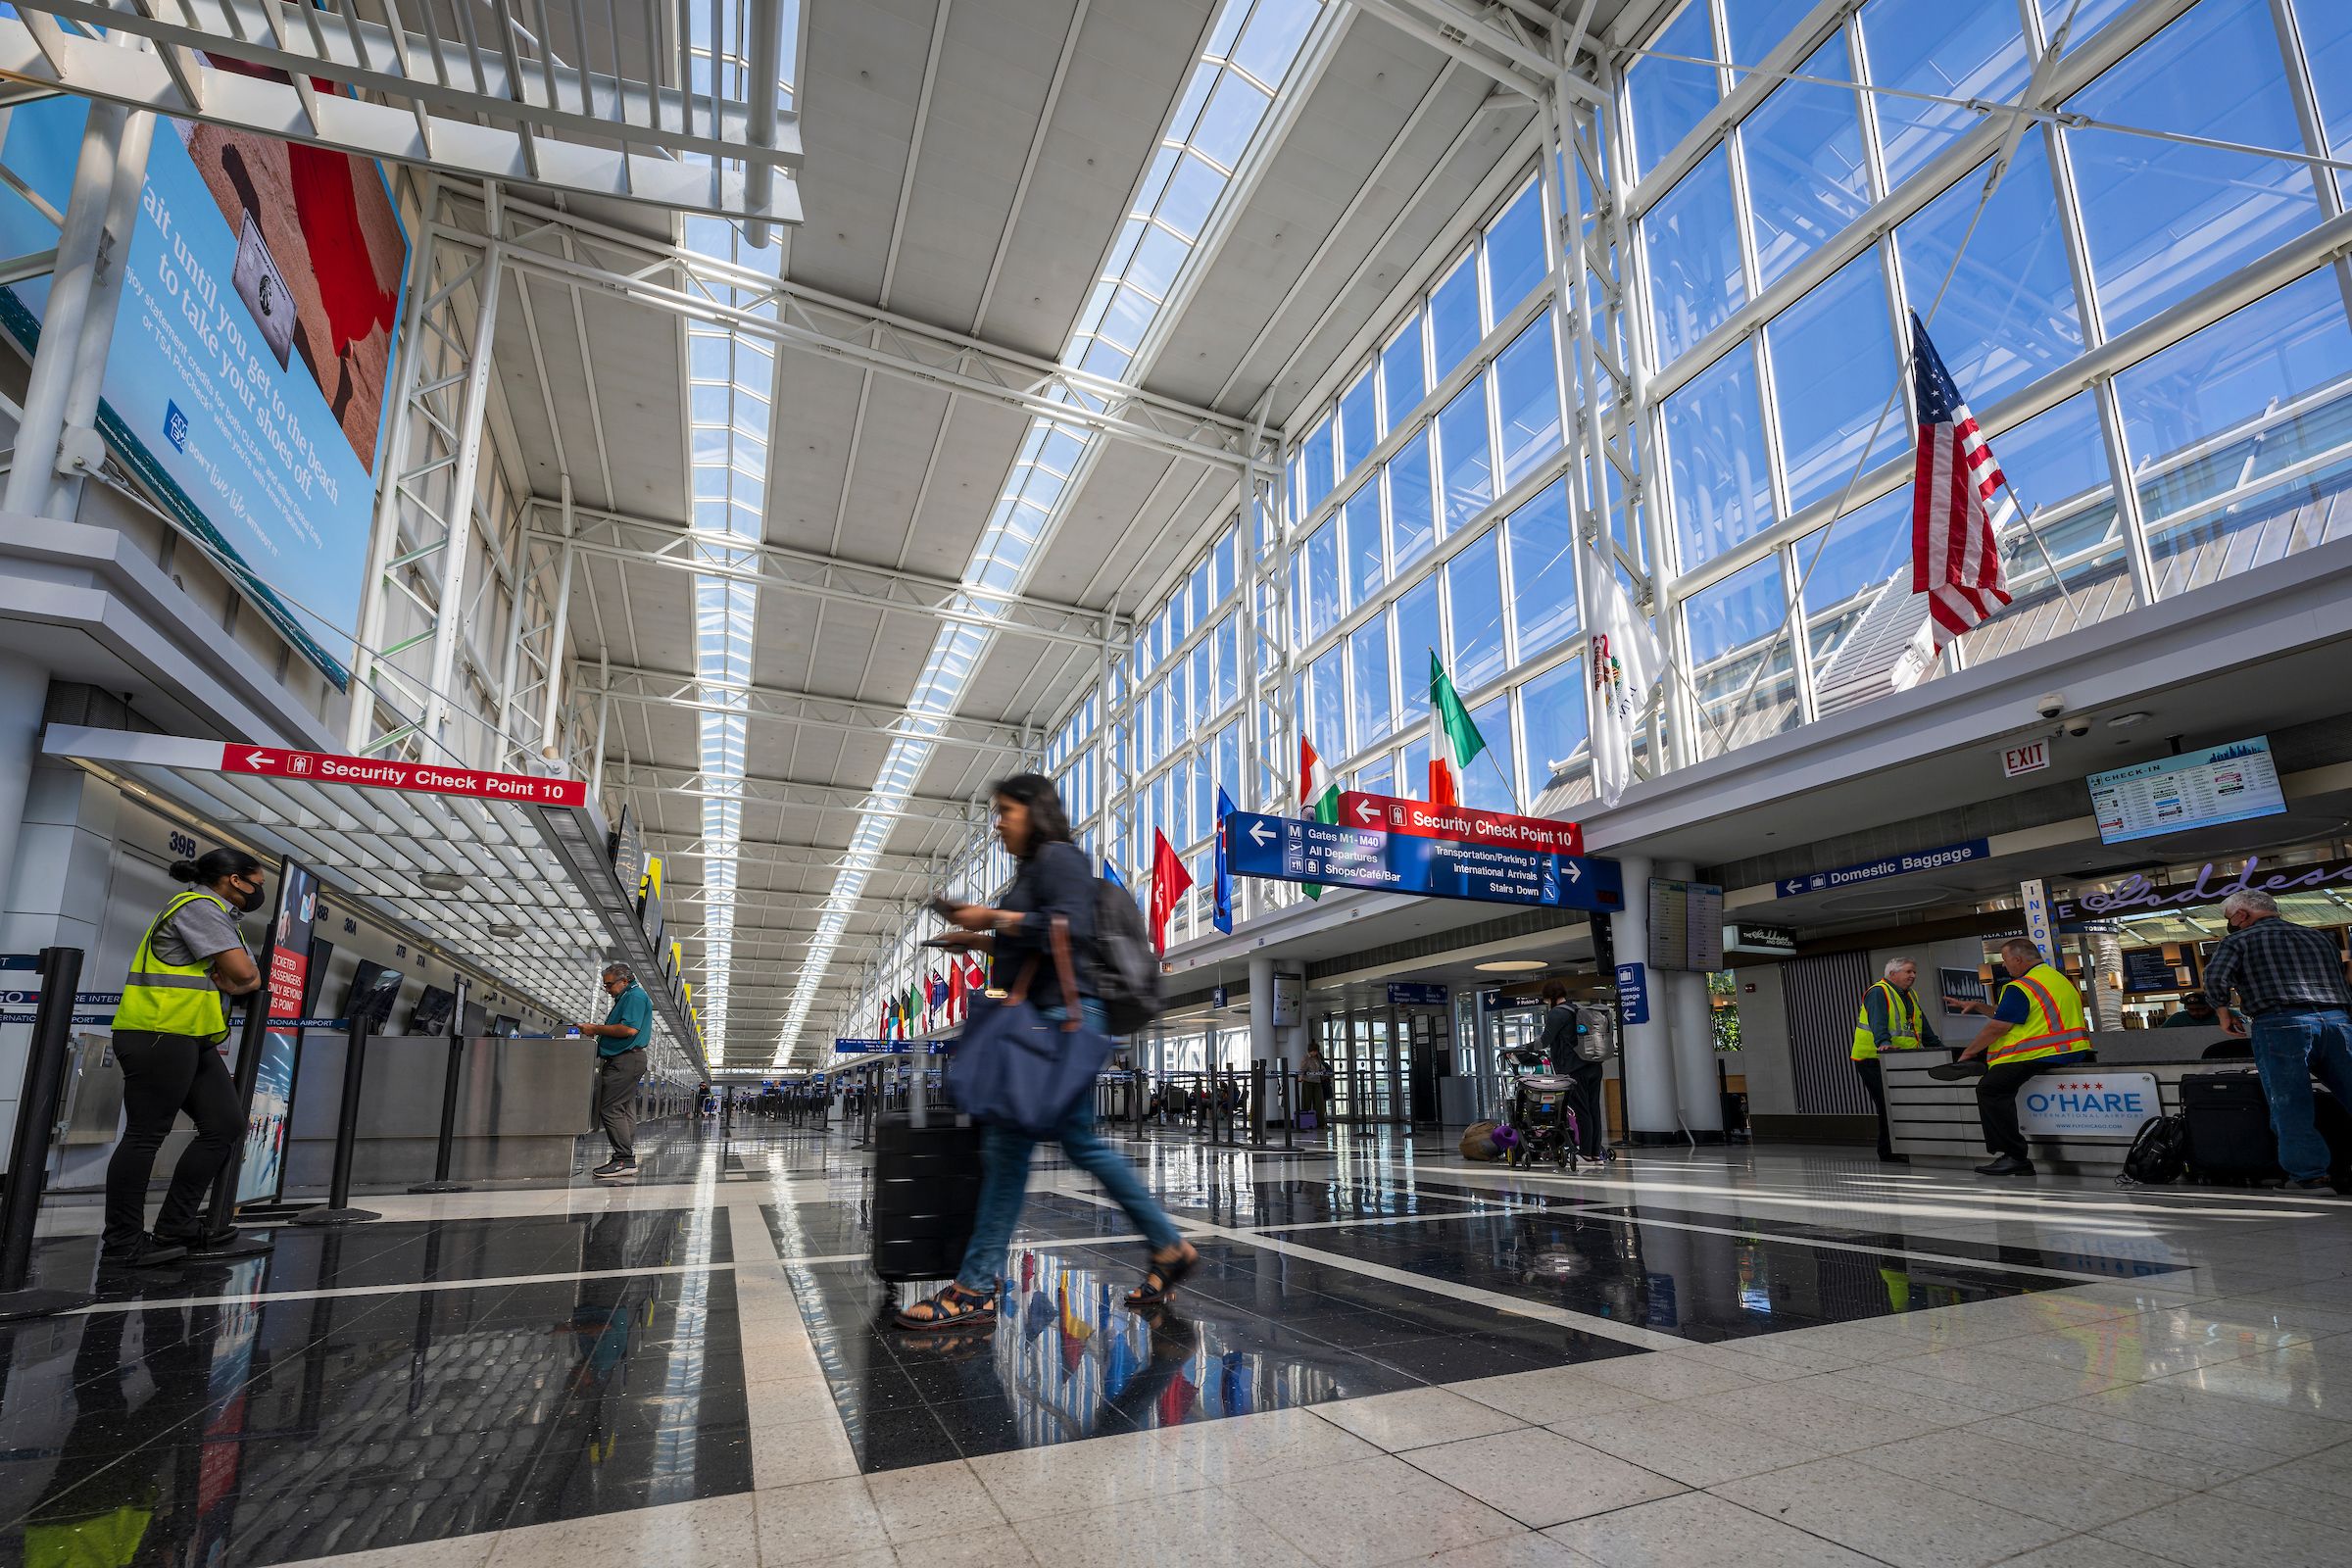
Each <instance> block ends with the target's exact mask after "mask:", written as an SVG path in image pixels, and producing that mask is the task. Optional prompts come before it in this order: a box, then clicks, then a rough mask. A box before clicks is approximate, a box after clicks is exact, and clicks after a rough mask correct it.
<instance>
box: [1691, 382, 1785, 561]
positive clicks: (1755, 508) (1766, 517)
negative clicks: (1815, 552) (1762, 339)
mask: <svg viewBox="0 0 2352 1568" xmlns="http://www.w3.org/2000/svg"><path fill="white" fill-rule="evenodd" d="M1761 408H1762V405H1761V404H1759V403H1758V402H1757V399H1756V366H1755V358H1754V352H1753V345H1752V344H1749V343H1742V344H1740V346H1739V347H1738V348H1736V349H1734V350H1732V352H1731V353H1729V354H1727V355H1725V356H1724V357H1723V358H1722V359H1721V360H1719V361H1718V362H1716V363H1715V364H1714V365H1711V366H1709V367H1708V368H1707V369H1706V373H1704V374H1703V375H1701V376H1699V377H1698V379H1697V380H1695V381H1692V382H1691V384H1690V385H1689V386H1687V387H1684V388H1683V389H1682V390H1681V391H1680V392H1677V393H1676V394H1675V395H1674V396H1673V397H1671V398H1668V399H1667V400H1666V410H1665V416H1666V454H1667V467H1668V469H1669V470H1670V471H1671V473H1672V475H1673V480H1674V536H1675V539H1676V541H1677V543H1678V544H1679V545H1680V547H1681V551H1682V568H1683V570H1685V571H1690V570H1691V569H1693V568H1695V567H1697V566H1700V565H1703V564H1706V563H1707V562H1709V561H1712V560H1713V559H1714V558H1715V557H1716V556H1718V555H1721V554H1722V553H1723V552H1724V551H1725V550H1728V549H1730V548H1731V547H1732V546H1733V545H1736V544H1738V543H1739V542H1740V540H1742V539H1745V538H1748V537H1749V536H1751V535H1753V534H1757V533H1760V532H1762V531H1763V530H1764V529H1766V528H1769V527H1771V526H1772V524H1773V522H1774V521H1775V520H1776V519H1775V517H1774V515H1773V510H1772V487H1771V482H1770V479H1769V477H1768V475H1767V473H1766V470H1765V466H1764V431H1763V425H1762V416H1761Z"/></svg>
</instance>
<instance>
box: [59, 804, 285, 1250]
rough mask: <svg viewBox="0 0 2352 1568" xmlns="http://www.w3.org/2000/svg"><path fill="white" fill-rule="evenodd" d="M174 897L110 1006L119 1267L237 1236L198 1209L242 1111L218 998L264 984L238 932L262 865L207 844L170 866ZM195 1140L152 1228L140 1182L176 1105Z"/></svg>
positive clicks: (112, 1246) (111, 1237)
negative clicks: (210, 1224) (119, 1123)
mask: <svg viewBox="0 0 2352 1568" xmlns="http://www.w3.org/2000/svg"><path fill="white" fill-rule="evenodd" d="M171 875H172V880H173V881H174V882H184V883H188V884H190V886H189V888H188V890H187V891H185V892H182V893H175V894H173V895H172V898H171V900H170V902H168V903H167V904H165V906H164V908H163V912H162V913H161V914H158V915H157V916H156V917H155V920H154V922H153V923H152V924H150V925H149V926H148V927H147V930H146V934H145V935H143V936H141V937H140V938H139V945H138V947H137V949H135V950H134V951H133V952H132V954H131V956H130V972H129V973H128V974H127V975H126V976H125V977H124V979H123V1002H122V1005H119V1006H118V1007H116V1009H115V1024H114V1032H115V1040H114V1046H115V1060H116V1061H118V1062H119V1063H121V1064H122V1068H123V1141H122V1142H121V1143H119V1144H117V1145H116V1146H115V1152H114V1157H113V1158H111V1159H110V1160H108V1161H107V1166H106V1234H105V1238H104V1242H103V1245H102V1248H101V1250H100V1253H99V1259H100V1261H101V1262H103V1263H105V1264H107V1265H109V1266H113V1267H122V1268H153V1267H157V1266H160V1265H164V1264H169V1263H174V1262H177V1261H179V1260H180V1259H181V1258H184V1257H185V1256H187V1255H188V1253H189V1251H190V1250H200V1251H216V1250H221V1249H223V1248H227V1247H231V1246H233V1245H234V1244H235V1243H236V1240H237V1233H236V1232H235V1231H234V1230H233V1229H224V1230H221V1231H219V1232H214V1233H208V1232H206V1231H205V1229H204V1217H203V1215H202V1213H201V1212H200V1209H201V1207H202V1204H203V1202H204V1197H205V1193H206V1191H207V1190H208V1189H210V1188H211V1186H212V1185H213V1178H214V1177H215V1176H218V1175H219V1174H220V1173H221V1166H222V1165H223V1164H225V1163H226V1162H227V1160H228V1152H229V1150H230V1149H231V1148H232V1147H233V1144H234V1140H235V1139H236V1137H237V1135H238V1134H239V1133H241V1132H242V1131H244V1125H245V1117H244V1113H243V1111H242V1109H241V1107H240V1106H239V1105H238V1103H237V1090H236V1084H235V1083H234V1081H233V1080H231V1079H230V1077H229V1073H228V1063H227V1062H226V1061H224V1060H222V1059H221V1043H222V1042H224V1041H225V1040H227V1039H228V1008H227V1005H226V1004H225V1003H224V1002H223V1001H222V1000H221V999H222V998H223V997H242V996H247V995H250V994H251V993H253V992H256V991H259V990H260V989H261V987H262V971H261V967H260V966H259V965H258V964H256V963H255V962H254V961H253V955H252V954H250V953H248V952H246V951H245V939H244V937H243V936H242V935H241V934H240V933H239V931H238V930H237V920H238V918H239V917H240V916H241V915H245V914H250V913H251V912H252V911H254V910H255V909H258V908H260V907H262V897H263V894H264V892H265V882H264V878H263V873H262V862H261V861H260V860H258V859H256V858H254V857H252V856H250V855H248V854H246V853H245V852H244V851H243V850H230V849H219V850H210V851H207V852H206V853H205V854H204V855H202V856H201V857H199V858H196V859H193V860H177V861H174V862H173V863H172V870H171ZM183 1110H184V1111H186V1112H187V1113H188V1118H189V1120H191V1121H193V1122H195V1124H196V1137H195V1139H194V1140H193V1141H192V1142H190V1143H189V1145H188V1147H187V1148H186V1150H184V1151H183V1152H181V1153H180V1156H179V1163H178V1164H177V1165H175V1166H174V1167H173V1168H172V1186H171V1190H170V1191H169V1192H167V1193H166V1194H165V1195H164V1205H163V1208H162V1209H161V1210H160V1211H159V1212H158V1213H157V1215H156V1220H155V1229H154V1231H153V1232H150V1231H149V1230H148V1229H147V1224H146V1220H147V1181H148V1178H149V1177H150V1176H151V1175H153V1174H154V1171H155V1156H156V1154H157V1153H158V1152H161V1151H162V1149H163V1147H164V1140H165V1139H166V1138H167V1137H169V1136H170V1135H171V1132H172V1119H173V1118H174V1117H176V1116H177V1115H178V1114H179V1113H180V1112H181V1111H183Z"/></svg>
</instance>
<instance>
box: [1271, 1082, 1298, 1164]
mask: <svg viewBox="0 0 2352 1568" xmlns="http://www.w3.org/2000/svg"><path fill="white" fill-rule="evenodd" d="M1276 1076H1277V1080H1278V1082H1279V1083H1280V1085H1281V1088H1282V1147H1283V1148H1285V1149H1296V1148H1298V1147H1299V1108H1298V1103H1297V1101H1296V1099H1295V1098H1294V1097H1293V1096H1292V1094H1291V1069H1290V1067H1289V1065H1288V1064H1287V1063H1286V1064H1285V1065H1284V1066H1283V1067H1282V1069H1281V1071H1280V1072H1279V1073H1278V1074H1277V1075H1276Z"/></svg>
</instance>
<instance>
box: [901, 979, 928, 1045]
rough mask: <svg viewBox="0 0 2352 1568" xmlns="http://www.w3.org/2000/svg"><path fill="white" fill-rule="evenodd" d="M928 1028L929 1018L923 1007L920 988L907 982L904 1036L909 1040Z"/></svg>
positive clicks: (911, 982)
mask: <svg viewBox="0 0 2352 1568" xmlns="http://www.w3.org/2000/svg"><path fill="white" fill-rule="evenodd" d="M930 1027H931V1019H930V1016H929V1014H928V1013H927V1012H926V1011H925V1009H924V1007H923V992H922V988H921V987H920V986H918V985H916V984H915V983H914V982H913V981H912V980H909V981H907V1038H908V1039H910V1040H911V1039H912V1038H914V1036H916V1035H918V1034H921V1033H923V1032H924V1031H925V1030H927V1029H929V1028H930Z"/></svg>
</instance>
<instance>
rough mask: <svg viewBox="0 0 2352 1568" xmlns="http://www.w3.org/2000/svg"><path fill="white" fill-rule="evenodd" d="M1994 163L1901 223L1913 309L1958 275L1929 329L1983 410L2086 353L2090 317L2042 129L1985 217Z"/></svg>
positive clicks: (2022, 149)
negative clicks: (1964, 243)
mask: <svg viewBox="0 0 2352 1568" xmlns="http://www.w3.org/2000/svg"><path fill="white" fill-rule="evenodd" d="M1989 167H1990V166H1988V165H1985V166H1980V167H1978V168H1977V169H1975V170H1973V171H1972V172H1969V173H1968V174H1967V175H1965V176H1964V177H1963V178H1962V179H1961V180H1960V182H1959V183H1958V184H1956V185H1954V186H1953V187H1952V188H1951V189H1950V190H1947V191H1945V192H1944V193H1943V194H1942V195H1940V196H1938V197H1936V199H1935V200H1934V201H1932V202H1930V203H1929V204H1928V205H1927V206H1926V207H1925V208H1923V209H1921V210H1920V212H1919V214H1918V216H1917V217H1915V218H1913V219H1912V220H1911V221H1909V222H1907V223H1905V224H1904V225H1903V226H1902V227H1901V228H1899V229H1897V230H1896V231H1895V233H1896V236H1897V237H1896V241H1895V249H1896V255H1897V256H1898V258H1899V259H1900V261H1901V263H1902V269H1903V290H1904V292H1905V293H1906V294H1907V295H1908V296H1909V297H1910V300H1911V308H1912V309H1913V310H1915V311H1917V312H1919V313H1920V315H1921V316H1923V317H1924V316H1926V315H1927V314H1928V308H1929V307H1930V306H1931V305H1934V304H1935V303H1936V290H1937V289H1939V288H1943V279H1944V274H1945V273H1947V272H1949V273H1950V274H1951V279H1952V281H1951V286H1950V287H1949V288H1944V289H1943V303H1942V304H1941V305H1940V306H1937V307H1936V319H1935V320H1934V321H1932V322H1931V323H1929V327H1928V331H1929V334H1930V335H1931V336H1932V337H1934V339H1935V340H1936V353H1937V354H1939V355H1941V356H1942V357H1943V364H1944V368H1946V369H1948V370H1949V371H1951V373H1952V380H1953V382H1954V383H1955V384H1956V385H1958V387H1959V388H1960V395H1961V396H1962V397H1965V398H1966V399H1968V403H1969V407H1970V408H1972V409H1975V410H1978V411H1983V410H1985V409H1988V408H1990V407H1991V406H1992V405H1993V404H1995V403H1997V402H1999V401H2000V400H2001V399H2002V398H2003V397H2005V396H2007V395H2008V394H2009V393H2011V392H2014V391H2016V390H2017V389H2018V388H2019V387H2021V386H2024V385H2025V384H2026V383H2027V382H2029V381H2032V380H2034V379H2035V378H2036V377H2038V376H2041V375H2043V374H2045V373H2047V372H2048V371H2051V370H2054V369H2056V368H2058V367H2059V366H2061V365H2064V364H2065V363H2066V362H2067V361H2069V360H2072V359H2073V358H2074V357H2075V356H2076V355H2078V354H2081V353H2082V317H2081V315H2080V314H2079V313H2078V312H2077V310H2076V308H2075V280H2074V275H2073V273H2072V272H2071V271H2070V270H2069V269H2068V267H2067V261H2066V236H2065V231H2064V230H2063V229H2061V228H2060V227H2059V224H2058V201H2057V194H2056V191H2055V189H2054V187H2053V186H2052V185H2051V183H2050V159H2049V152H2048V150H2047V148H2046V146H2045V145H2044V143H2043V141H2042V133H2041V132H2040V131H2038V130H2034V131H2029V132H2027V134H2026V138H2025V140H2024V141H2022V142H2020V143H2019V144H2018V148H2017V158H2016V160H2015V161H2014V162H2013V163H2011V164H2010V166H2009V172H2008V173H2006V174H2005V175H2003V176H2002V178H2001V183H2000V188H1999V189H1997V190H1995V191H1994V192H1993V193H1992V200H1990V201H1989V202H1986V203H1985V216H1984V217H1983V218H1982V219H1979V218H1977V216H1976V213H1977V202H1978V199H1979V198H1980V197H1981V196H1982V195H1983V193H1984V189H1985V171H1986V169H1987V168H1989ZM1972 220H1973V221H1975V223H1976V232H1975V233H1974V234H1969V236H1968V249H1967V250H1966V251H1965V252H1962V253H1961V255H1960V265H1959V267H1958V268H1957V269H1954V267H1953V266H1952V254H1953V252H1954V251H1955V250H1956V249H1957V248H1958V247H1959V244H1960V239H1961V236H1962V235H1964V234H1968V230H1969V224H1970V222H1971V221H1972Z"/></svg>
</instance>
